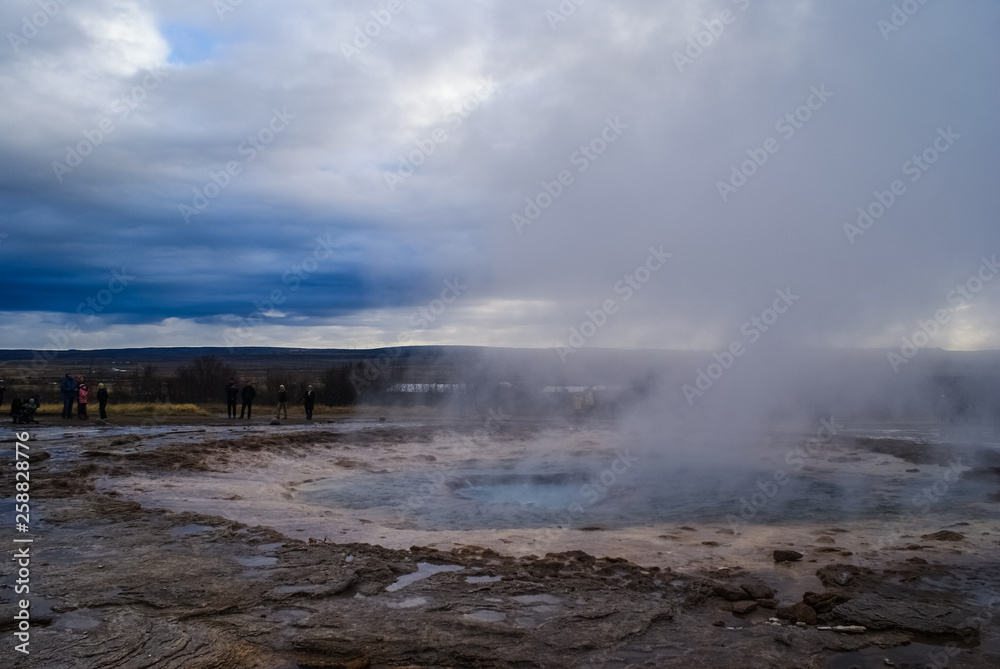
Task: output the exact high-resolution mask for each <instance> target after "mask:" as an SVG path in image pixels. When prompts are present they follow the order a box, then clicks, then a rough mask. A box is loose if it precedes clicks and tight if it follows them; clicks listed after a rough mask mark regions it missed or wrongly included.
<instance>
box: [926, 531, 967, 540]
mask: <svg viewBox="0 0 1000 669" xmlns="http://www.w3.org/2000/svg"><path fill="white" fill-rule="evenodd" d="M920 538H921V539H928V540H931V541H962V540H963V539H965V535H964V534H962V533H961V532H952V531H951V530H941V531H940V532H935V533H934V534H921V535H920Z"/></svg>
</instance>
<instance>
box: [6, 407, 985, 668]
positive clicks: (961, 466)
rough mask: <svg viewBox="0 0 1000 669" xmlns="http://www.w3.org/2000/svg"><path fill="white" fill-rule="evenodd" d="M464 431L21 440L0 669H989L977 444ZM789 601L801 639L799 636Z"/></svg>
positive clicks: (265, 430) (209, 426) (255, 431)
mask: <svg viewBox="0 0 1000 669" xmlns="http://www.w3.org/2000/svg"><path fill="white" fill-rule="evenodd" d="M482 428H483V422H482V421H423V420H418V419H410V420H402V421H400V420H393V419H392V418H391V417H390V420H389V421H387V422H385V423H382V422H379V421H378V420H368V419H364V420H350V419H348V420H341V421H338V422H336V423H320V424H316V425H294V424H285V425H280V426H269V425H266V424H258V425H253V426H249V427H248V426H246V425H239V426H233V425H231V424H229V423H227V422H225V421H222V420H219V421H202V422H201V423H200V424H198V425H159V426H154V427H119V428H116V427H96V426H85V427H84V426H76V425H74V426H71V427H70V426H67V427H63V426H52V427H47V426H39V427H34V428H33V429H32V430H31V434H32V442H31V445H32V451H33V452H36V453H37V452H38V451H39V450H42V449H43V450H44V451H45V453H47V454H48V455H49V457H47V458H45V459H39V460H37V461H35V462H33V463H32V465H31V466H32V506H33V509H32V512H33V522H32V532H31V533H30V534H29V535H27V536H30V537H32V538H34V539H35V543H34V544H33V545H32V551H33V552H32V570H31V574H32V575H31V579H32V580H31V588H32V591H31V597H32V616H33V620H32V628H31V634H32V636H31V650H32V655H31V656H29V657H28V658H25V657H23V656H21V655H20V654H19V653H17V652H15V651H13V644H12V643H5V645H4V646H3V647H0V658H2V659H3V663H4V665H3V666H39V667H43V666H44V667H49V666H51V667H140V666H142V667H145V666H162V667H174V666H176V667H244V666H245V667H296V666H303V667H306V666H308V667H313V666H316V667H319V666H329V667H335V666H386V667H397V666H456V667H464V666H482V667H492V666H502V667H531V666H554V667H558V666H567V667H581V666H583V667H591V666H593V667H598V666H608V667H624V666H678V667H749V666H753V667H769V666H771V667H851V666H858V667H869V666H872V667H874V666H893V665H895V666H911V667H922V666H938V667H943V666H951V667H963V666H966V667H988V666H998V664H1000V627H998V624H997V622H996V621H995V620H994V619H995V617H996V616H995V613H996V611H997V610H998V609H1000V572H998V570H997V566H998V562H1000V560H998V559H997V557H996V555H997V549H998V540H1000V516H998V511H1000V497H998V493H1000V451H998V448H997V443H996V440H995V434H994V433H992V432H989V431H984V432H981V433H977V432H974V431H973V432H962V433H956V432H950V431H949V430H948V429H946V428H943V427H941V426H851V427H850V428H844V429H842V430H841V431H840V432H839V434H838V435H837V436H836V437H832V438H827V439H823V440H818V441H817V440H814V441H811V442H810V441H808V439H809V437H810V436H815V435H807V434H797V433H792V432H788V431H785V432H780V431H776V432H775V433H774V434H771V435H767V436H765V437H762V438H760V439H758V440H755V442H754V443H753V444H752V447H744V448H741V450H740V452H739V453H728V454H727V451H726V448H725V445H718V444H708V443H706V444H699V445H697V447H694V448H692V447H690V444H689V445H688V448H683V449H682V448H671V444H670V443H669V440H666V441H665V440H662V439H660V440H656V439H648V438H643V437H642V436H641V435H639V434H637V433H634V432H631V431H629V430H628V429H627V428H623V427H621V426H618V425H611V424H604V423H599V422H594V423H590V424H586V425H563V426H551V425H545V424H536V423H530V422H515V421H510V422H508V423H507V424H505V425H504V426H503V427H502V428H501V429H490V430H484V429H482ZM2 447H3V450H4V452H3V457H4V461H5V462H8V463H9V462H12V460H13V454H12V452H11V449H12V447H13V437H12V435H11V436H9V437H8V438H7V439H6V440H5V442H4V443H3V446H2ZM720 454H721V455H724V457H720ZM12 488H13V471H12V469H11V468H9V467H7V468H5V469H4V488H3V489H4V490H12ZM12 508H13V500H12V499H7V500H4V516H3V522H4V524H5V526H6V527H10V526H12V524H13V522H14V521H13V514H12V513H8V510H9V509H12ZM942 531H944V534H939V533H940V532H942ZM775 549H789V550H794V551H798V552H800V553H802V558H801V559H799V560H796V561H792V562H782V563H777V562H775V560H774V557H773V552H774V550H775ZM8 571H9V570H8ZM11 583H13V578H11V577H10V576H8V574H6V573H5V578H4V580H3V587H2V588H0V600H2V601H3V605H4V608H5V609H9V610H13V608H14V606H13V602H14V600H15V599H16V598H15V596H14V593H13V591H12V588H11V587H10V585H9V584H11ZM741 586H742V588H741ZM807 593H816V596H815V597H813V598H811V599H808V596H807ZM804 597H807V601H810V602H812V603H813V604H814V605H815V610H814V613H816V614H818V618H819V619H817V620H811V619H810V620H807V621H806V622H807V623H808V624H807V625H806V626H804V627H803V626H802V625H799V626H796V625H795V624H794V622H795V620H796V618H795V615H789V613H788V610H787V607H790V606H792V605H795V604H798V603H800V602H803V598H804ZM817 598H819V599H817ZM872 598H874V599H872ZM819 600H822V601H819ZM852 607H854V608H852ZM734 609H735V611H734ZM799 613H802V611H801V610H799ZM5 617H6V618H8V619H9V617H7V616H5ZM772 618H773V619H775V620H771V619H772ZM859 621H860V622H859ZM824 623H828V624H829V625H836V624H847V625H851V624H853V625H858V624H864V625H865V628H866V629H865V630H864V631H863V633H845V632H837V631H833V630H824V629H820V628H821V627H822V626H823V624H824ZM4 630H5V631H6V632H7V635H6V636H8V638H10V637H12V636H13V635H12V634H11V632H13V631H14V629H13V627H11V625H10V623H7V624H6V626H5V627H4ZM854 631H857V630H854ZM8 658H9V660H10V661H9V662H8V661H7V660H8ZM751 658H752V659H751ZM887 660H888V662H891V663H893V664H892V665H890V664H888V663H887V662H886V661H887Z"/></svg>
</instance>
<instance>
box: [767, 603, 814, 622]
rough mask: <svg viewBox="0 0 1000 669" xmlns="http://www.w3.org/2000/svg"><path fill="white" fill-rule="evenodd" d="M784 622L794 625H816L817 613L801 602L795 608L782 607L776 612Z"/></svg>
mask: <svg viewBox="0 0 1000 669" xmlns="http://www.w3.org/2000/svg"><path fill="white" fill-rule="evenodd" d="M775 615H777V616H778V617H779V618H781V619H782V620H788V621H789V622H791V623H792V624H795V623H805V624H806V625H815V624H816V622H817V618H816V611H815V610H813V608H812V607H811V606H809V605H808V604H806V603H804V602H799V603H798V604H795V605H793V606H782V607H780V608H778V610H777V611H776V612H775Z"/></svg>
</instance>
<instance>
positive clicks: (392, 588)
mask: <svg viewBox="0 0 1000 669" xmlns="http://www.w3.org/2000/svg"><path fill="white" fill-rule="evenodd" d="M463 569H465V567H462V566H460V565H457V564H431V563H430V562H418V563H417V570H416V571H415V572H413V573H412V574H404V575H402V576H400V577H399V578H398V579H397V580H396V582H395V583H393V584H392V585H389V586H386V592H396V591H397V590H402V589H403V588H405V587H406V586H408V585H410V584H411V583H415V582H416V581H422V580H423V579H425V578H429V577H431V576H433V575H434V574H440V573H441V572H445V571H462V570H463Z"/></svg>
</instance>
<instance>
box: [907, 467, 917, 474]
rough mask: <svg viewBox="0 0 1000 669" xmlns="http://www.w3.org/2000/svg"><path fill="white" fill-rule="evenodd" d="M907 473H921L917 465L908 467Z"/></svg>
mask: <svg viewBox="0 0 1000 669" xmlns="http://www.w3.org/2000/svg"><path fill="white" fill-rule="evenodd" d="M906 473H907V474H919V473H920V470H919V469H917V468H916V467H914V468H913V469H907V470H906Z"/></svg>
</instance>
